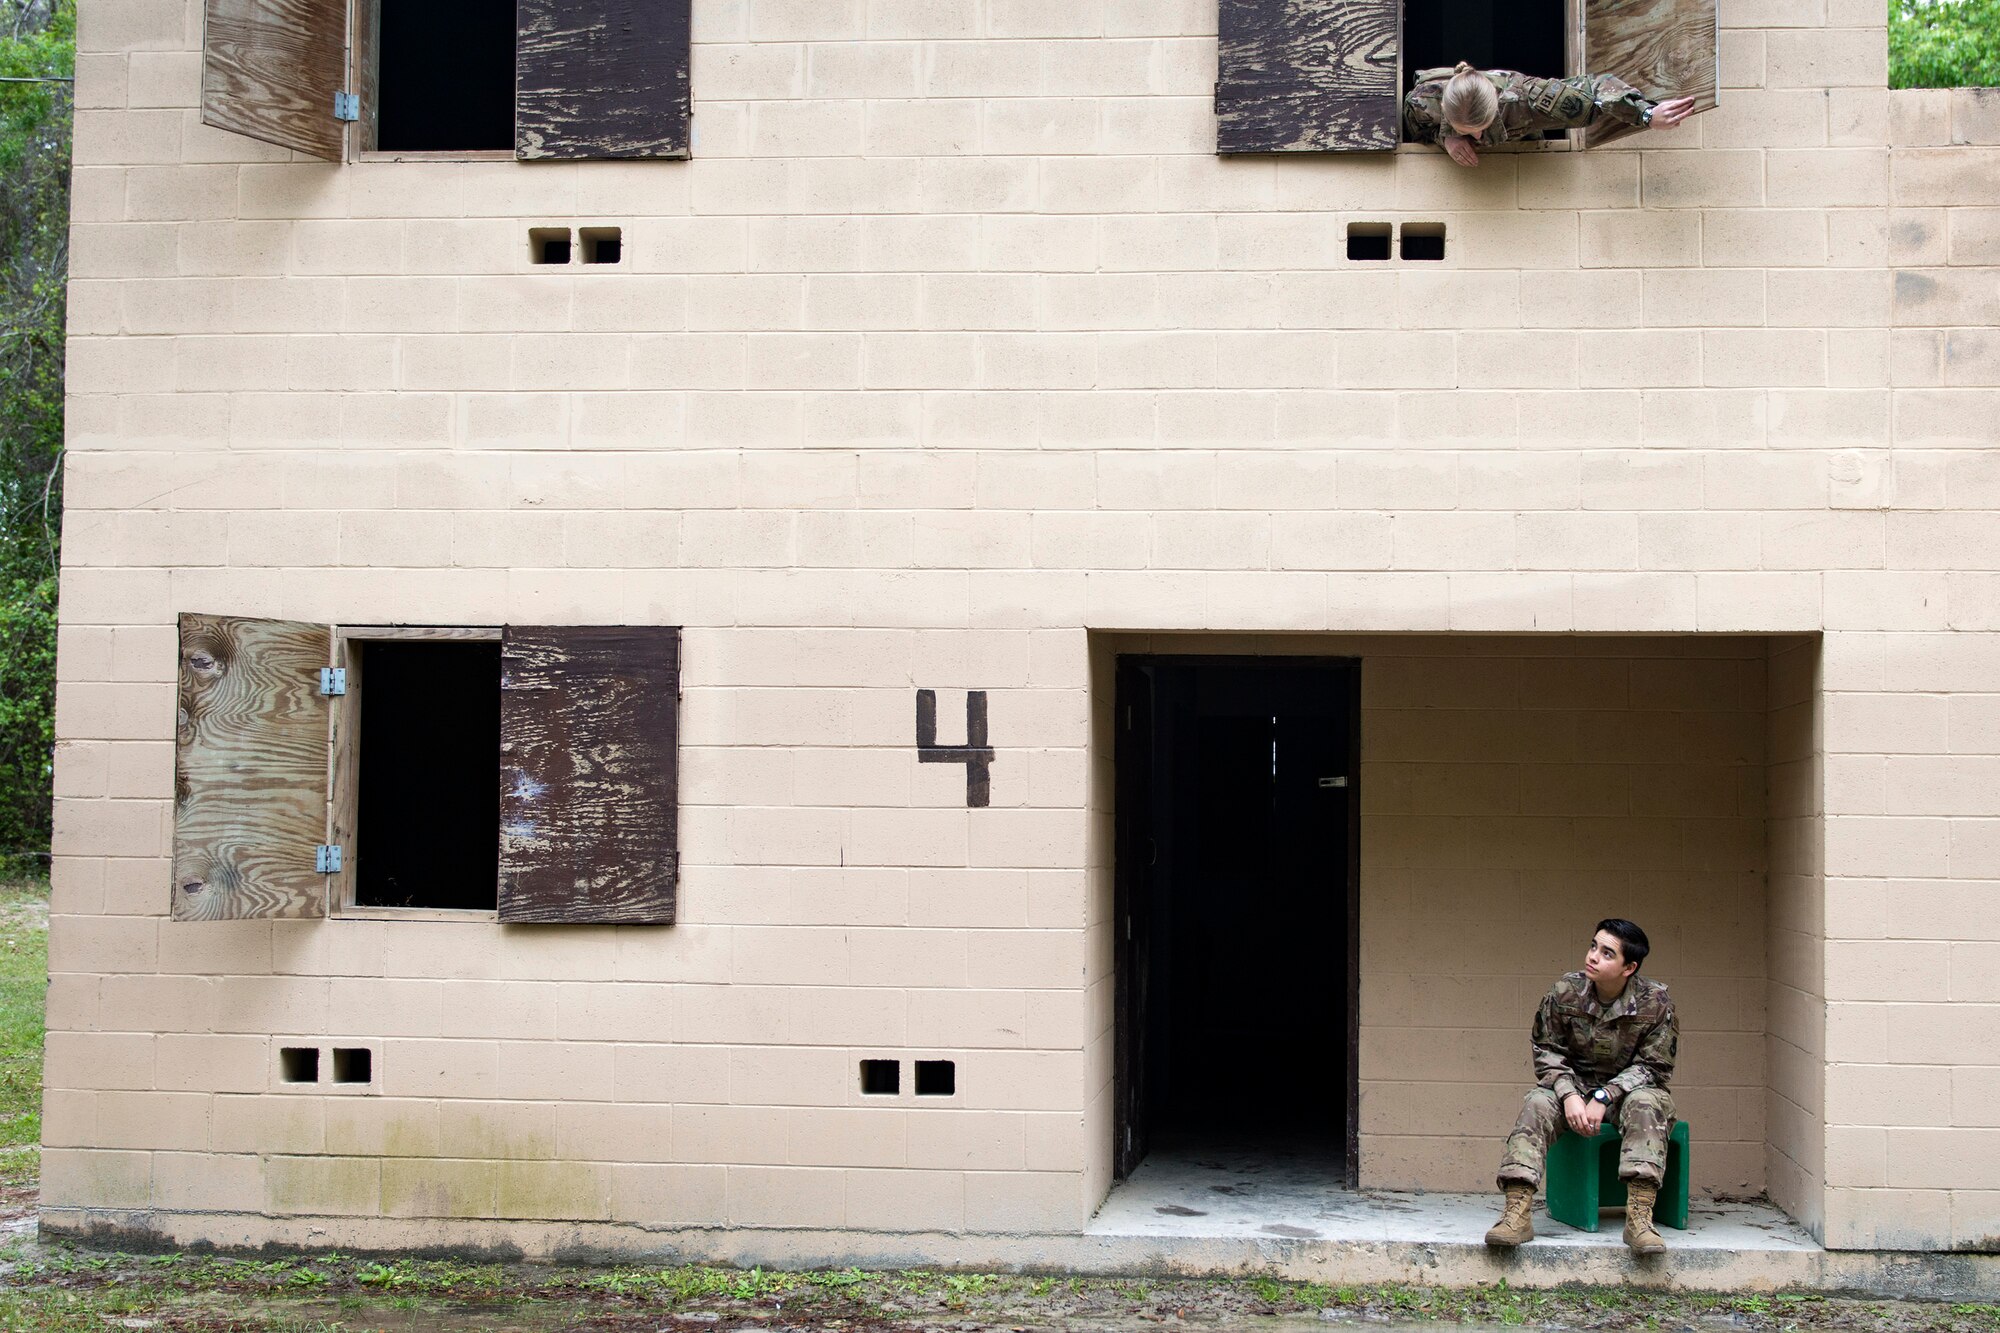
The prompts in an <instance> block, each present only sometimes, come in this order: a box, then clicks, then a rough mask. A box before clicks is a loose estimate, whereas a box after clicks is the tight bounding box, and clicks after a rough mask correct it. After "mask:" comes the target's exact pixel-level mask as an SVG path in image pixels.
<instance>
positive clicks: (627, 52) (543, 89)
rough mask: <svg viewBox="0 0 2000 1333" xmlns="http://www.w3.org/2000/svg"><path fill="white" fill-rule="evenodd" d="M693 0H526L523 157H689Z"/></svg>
mask: <svg viewBox="0 0 2000 1333" xmlns="http://www.w3.org/2000/svg"><path fill="white" fill-rule="evenodd" d="M688 7H689V0H518V3H517V5H516V9H515V14H516V18H515V32H516V39H515V48H514V155H515V156H516V157H521V158H606V157H686V156H687V155H688Z"/></svg>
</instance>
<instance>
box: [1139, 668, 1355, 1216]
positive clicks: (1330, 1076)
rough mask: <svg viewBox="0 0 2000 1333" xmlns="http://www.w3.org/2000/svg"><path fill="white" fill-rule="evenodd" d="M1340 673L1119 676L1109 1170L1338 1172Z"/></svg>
mask: <svg viewBox="0 0 2000 1333" xmlns="http://www.w3.org/2000/svg"><path fill="white" fill-rule="evenodd" d="M1358 682H1359V672H1358V664H1356V663H1354V662H1352V661H1348V660H1333V659H1318V658H1315V659H1300V658H1277V659H1241V658H1238V659H1226V660H1218V659H1206V658H1199V659H1191V658H1126V659H1123V660H1122V661H1121V663H1120V667H1119V677H1118V695H1119V697H1118V704H1117V707H1118V709H1119V733H1118V743H1119V749H1118V754H1117V765H1118V893H1119V906H1118V911H1119V916H1120V926H1121V929H1120V930H1119V937H1120V938H1119V941H1118V949H1119V955H1120V956H1119V960H1118V989H1119V999H1118V1005H1119V1015H1118V1018H1119V1029H1118V1042H1119V1053H1118V1076H1119V1082H1120V1088H1119V1095H1118V1109H1119V1121H1120V1123H1119V1125H1118V1127H1117V1133H1118V1143H1117V1148H1118V1151H1117V1153H1116V1158H1117V1161H1118V1168H1119V1169H1118V1174H1119V1175H1121V1176H1123V1175H1127V1174H1129V1173H1130V1171H1131V1170H1132V1169H1133V1168H1134V1167H1136V1166H1137V1165H1138V1163H1139V1161H1140V1160H1141V1159H1142V1158H1143V1157H1144V1156H1145V1155H1146V1153H1147V1151H1148V1150H1149V1149H1150V1148H1151V1147H1153V1146H1155V1145H1174V1146H1186V1145H1190V1144H1192V1145H1194V1146H1197V1147H1199V1146H1202V1145H1208V1146H1212V1147H1215V1148H1222V1147H1225V1146H1227V1147H1242V1146H1244V1145H1246V1144H1248V1145H1252V1146H1257V1147H1270V1148H1274V1149H1275V1148H1284V1149H1286V1150H1300V1149H1303V1150H1308V1151H1311V1152H1313V1153H1314V1154H1315V1155H1316V1156H1323V1157H1325V1158H1328V1159H1330V1160H1332V1161H1335V1162H1344V1163H1345V1164H1346V1167H1347V1171H1348V1174H1349V1178H1350V1179H1351V1176H1352V1171H1353V1167H1354V1147H1353V1145H1354V1130H1355V1124H1354V1109H1355V1087H1356V1084H1355V1071H1356V1061H1355V1046H1354V1042H1355V995H1356V975H1357V974H1356V965H1357V957H1358V955H1357V952H1356V947H1355V946H1356V933H1355V910H1356V906H1355V905H1356V902H1357V899H1356V894H1355V878H1354V876H1355V869H1354V867H1355V852H1356V843H1355V817H1356V807H1355V804H1354V799H1355V795H1356V790H1355V786H1354V782H1355V776H1356V767H1357V765H1356V755H1357V747H1356V736H1357V731H1356V717H1357V711H1358V706H1359V696H1358Z"/></svg>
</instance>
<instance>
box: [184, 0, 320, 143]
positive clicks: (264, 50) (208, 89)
mask: <svg viewBox="0 0 2000 1333" xmlns="http://www.w3.org/2000/svg"><path fill="white" fill-rule="evenodd" d="M346 75H347V0H207V8H206V10H205V11H204V14H203V21H202V31H201V122H202V124H204V125H213V126H215V127H216V128H217V129H223V130H233V131H235V132H236V133H237V134H243V135H248V136H249V137H250V138H252V139H261V140H263V141H264V142H265V143H274V144H281V145H283V146H284V147H286V148H290V149H294V150H296V151H298V152H301V153H310V154H311V155H312V156H314V157H323V158H325V159H327V160H328V161H329V162H338V161H340V160H341V159H342V158H343V157H345V156H346V150H347V127H346V125H345V124H344V123H343V122H341V121H339V120H336V119H334V114H333V95H334V94H335V93H337V92H340V91H342V90H343V89H344V88H345V86H346V85H345V83H344V80H345V78H346Z"/></svg>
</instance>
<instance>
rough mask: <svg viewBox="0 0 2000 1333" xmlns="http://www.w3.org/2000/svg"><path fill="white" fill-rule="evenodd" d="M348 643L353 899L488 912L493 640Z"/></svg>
mask: <svg viewBox="0 0 2000 1333" xmlns="http://www.w3.org/2000/svg"><path fill="white" fill-rule="evenodd" d="M351 643H352V646H353V647H354V648H355V649H356V650H357V651H358V652H359V654H360V663H361V682H362V683H361V733H360V738H359V742H360V771H359V774H358V787H359V793H358V797H357V802H356V810H355V842H356V844H357V846H356V853H355V858H354V902H355V904H356V905H357V906H360V907H442V908H456V909H464V910H475V911H477V910H483V911H492V910H494V908H495V907H496V906H497V905H498V901H499V879H500V793H499V786H498V783H499V778H498V774H499V763H500V645H499V644H498V643H497V642H470V643H466V642H427V641H423V640H395V639H364V640H354V641H351ZM364 1054H365V1053H364Z"/></svg>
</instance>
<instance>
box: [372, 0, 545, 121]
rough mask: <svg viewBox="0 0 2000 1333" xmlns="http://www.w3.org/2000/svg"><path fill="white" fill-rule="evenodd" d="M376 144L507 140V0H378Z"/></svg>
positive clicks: (510, 76) (510, 38) (510, 81)
mask: <svg viewBox="0 0 2000 1333" xmlns="http://www.w3.org/2000/svg"><path fill="white" fill-rule="evenodd" d="M380 3H381V17H380V19H379V20H378V22H377V25H376V29H375V78H376V94H375V96H376V107H375V147H376V148H377V149H378V150H380V151H383V152H406V153H425V152H429V153H448V152H480V151H490V150H501V149H511V148H513V146H514V5H513V4H512V2H511V0H460V3H457V4H438V3H437V0H380Z"/></svg>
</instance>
